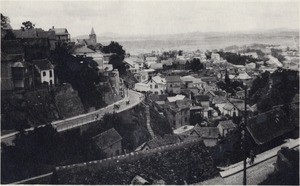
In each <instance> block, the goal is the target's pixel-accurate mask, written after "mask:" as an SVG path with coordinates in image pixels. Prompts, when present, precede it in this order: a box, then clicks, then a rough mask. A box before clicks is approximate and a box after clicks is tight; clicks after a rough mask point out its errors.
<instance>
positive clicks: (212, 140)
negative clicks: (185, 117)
mask: <svg viewBox="0 0 300 186" xmlns="http://www.w3.org/2000/svg"><path fill="white" fill-rule="evenodd" d="M190 135H191V136H197V137H201V139H202V140H203V142H204V144H205V146H207V147H213V146H215V145H217V143H218V140H219V136H220V132H219V129H218V128H217V127H200V126H199V125H198V124H197V125H195V127H194V128H193V129H192V130H191V132H190Z"/></svg>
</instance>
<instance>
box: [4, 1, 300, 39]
mask: <svg viewBox="0 0 300 186" xmlns="http://www.w3.org/2000/svg"><path fill="white" fill-rule="evenodd" d="M0 10H1V13H3V14H4V15H5V16H8V17H9V18H10V22H11V26H12V27H13V28H14V29H19V28H20V27H21V24H22V22H24V21H31V22H33V23H34V24H35V25H36V27H37V28H43V29H44V30H48V29H49V28H51V27H52V26H54V27H56V28H67V29H68V31H69V33H70V34H71V36H72V37H74V36H79V35H87V34H89V33H90V31H91V28H92V27H94V30H95V32H96V34H98V35H100V34H104V33H106V34H108V33H116V34H121V35H157V34H176V33H188V32H212V31H213V32H232V31H256V30H269V29H276V28H288V29H299V2H298V1H269V0H265V1H237V0H235V1H233V0H232V1H227V0H223V1H221V0H218V1H183V0H182V1H165V0H160V1H121V0H114V1H24V0H22V1H1V3H0Z"/></svg>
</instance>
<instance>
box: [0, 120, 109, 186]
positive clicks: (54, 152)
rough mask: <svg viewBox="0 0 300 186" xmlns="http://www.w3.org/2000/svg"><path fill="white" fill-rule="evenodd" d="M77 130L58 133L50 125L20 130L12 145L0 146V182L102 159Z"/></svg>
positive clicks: (87, 139) (88, 140) (99, 153)
mask: <svg viewBox="0 0 300 186" xmlns="http://www.w3.org/2000/svg"><path fill="white" fill-rule="evenodd" d="M91 144H92V143H91V141H90V139H89V138H87V137H86V136H81V135H80V134H79V131H77V130H75V131H70V132H66V133H64V135H60V134H58V133H57V132H56V130H55V129H54V128H53V127H52V126H51V125H47V126H45V127H40V128H35V129H34V130H33V131H30V132H24V131H21V132H20V133H19V134H18V135H17V136H16V139H15V140H14V146H6V145H4V144H2V147H1V168H2V170H5V171H2V174H1V181H2V183H9V182H13V181H19V180H22V179H25V178H28V177H33V176H36V175H40V174H43V173H48V172H50V171H52V170H53V168H54V167H55V166H59V165H65V164H72V163H79V162H82V161H90V160H94V159H100V158H101V156H102V158H103V154H102V153H101V152H100V151H97V149H94V148H93V146H92V145H91Z"/></svg>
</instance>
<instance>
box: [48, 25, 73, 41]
mask: <svg viewBox="0 0 300 186" xmlns="http://www.w3.org/2000/svg"><path fill="white" fill-rule="evenodd" d="M49 31H54V32H55V39H56V41H57V42H58V43H66V42H70V39H71V36H70V34H69V32H68V30H67V29H66V28H54V26H53V27H52V29H50V30H49Z"/></svg>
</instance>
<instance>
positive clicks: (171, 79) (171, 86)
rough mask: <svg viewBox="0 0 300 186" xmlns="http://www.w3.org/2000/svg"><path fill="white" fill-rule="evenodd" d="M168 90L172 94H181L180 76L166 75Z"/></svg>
mask: <svg viewBox="0 0 300 186" xmlns="http://www.w3.org/2000/svg"><path fill="white" fill-rule="evenodd" d="M166 83H167V92H168V93H171V94H180V92H181V85H182V80H181V79H180V76H166Z"/></svg>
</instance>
